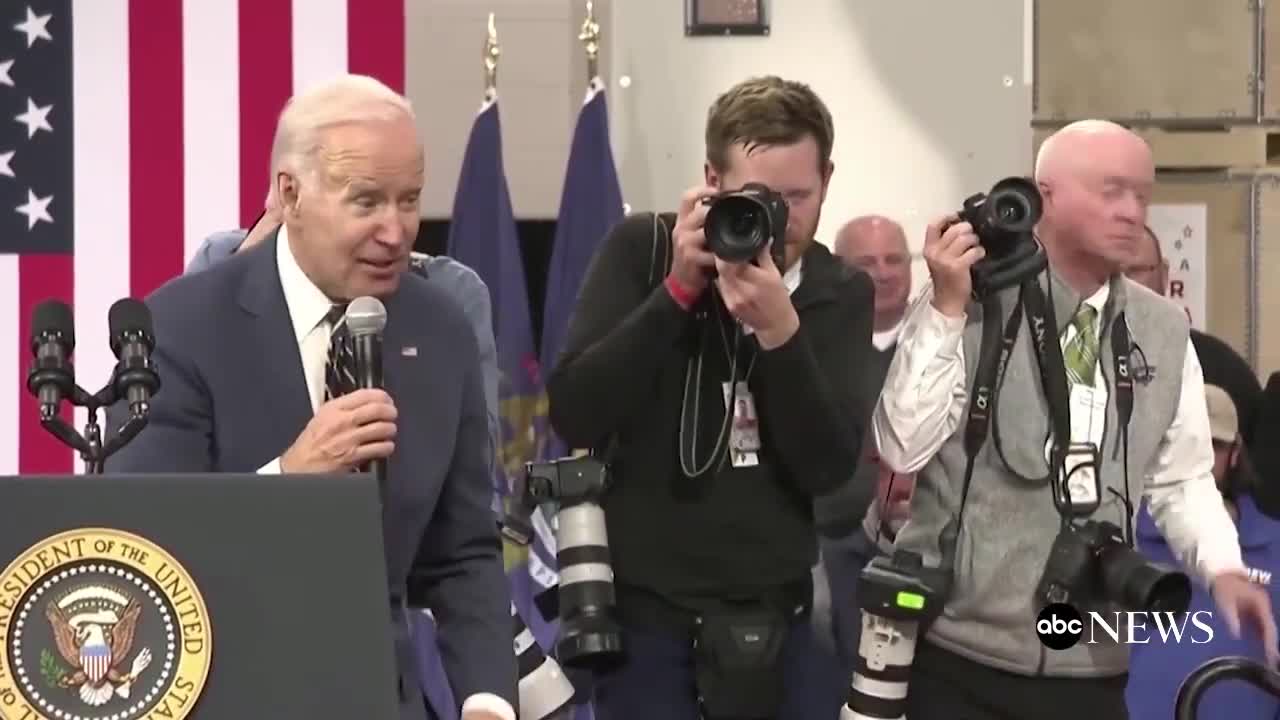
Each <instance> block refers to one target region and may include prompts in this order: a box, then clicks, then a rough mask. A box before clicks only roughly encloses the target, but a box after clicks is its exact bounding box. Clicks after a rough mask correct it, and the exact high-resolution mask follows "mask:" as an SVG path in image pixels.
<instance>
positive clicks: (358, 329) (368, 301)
mask: <svg viewBox="0 0 1280 720" xmlns="http://www.w3.org/2000/svg"><path fill="white" fill-rule="evenodd" d="M346 321H347V329H348V330H350V331H351V335H352V337H357V336H360V335H381V334H382V331H383V329H384V328H386V327H387V308H386V307H384V306H383V304H382V301H381V300H379V299H378V298H376V297H371V296H369V295H364V296H361V297H358V298H356V299H355V300H352V301H351V304H350V305H348V306H347V315H346Z"/></svg>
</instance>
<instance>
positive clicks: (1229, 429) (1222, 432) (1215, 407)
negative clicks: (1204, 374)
mask: <svg viewBox="0 0 1280 720" xmlns="http://www.w3.org/2000/svg"><path fill="white" fill-rule="evenodd" d="M1204 400H1205V404H1206V405H1207V406H1208V408H1209V435H1210V436H1211V437H1212V438H1213V439H1214V440H1216V441H1218V442H1227V443H1229V442H1234V441H1235V439H1236V436H1237V435H1238V434H1239V433H1240V421H1239V419H1238V418H1237V416H1236V404H1235V403H1234V402H1232V400H1231V396H1230V395H1228V394H1227V391H1226V390H1223V389H1222V388H1220V387H1218V386H1217V385H1205V386H1204Z"/></svg>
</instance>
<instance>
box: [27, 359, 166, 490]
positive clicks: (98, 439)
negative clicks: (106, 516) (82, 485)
mask: <svg viewBox="0 0 1280 720" xmlns="http://www.w3.org/2000/svg"><path fill="white" fill-rule="evenodd" d="M118 372H119V368H118V367H117V369H116V370H113V371H112V373H111V381H110V382H108V383H107V385H106V386H105V387H103V388H102V389H101V390H99V391H98V392H96V393H94V394H92V395H90V394H89V393H88V392H87V391H85V390H84V388H81V387H80V386H79V385H75V386H74V390H73V392H72V393H71V397H70V398H68V400H70V401H71V404H72V405H74V406H76V407H82V408H85V409H86V410H88V413H89V416H88V419H87V421H86V422H85V426H84V433H83V434H81V433H78V432H76V430H75V428H74V427H72V426H71V424H70V423H68V422H67V421H65V420H63V419H62V416H61V415H60V414H59V410H60V408H59V405H60V403H59V404H58V405H53V404H44V405H41V406H40V424H41V426H43V427H44V429H45V430H47V431H49V433H50V434H52V435H53V436H54V437H56V438H58V440H60V441H61V442H62V443H63V444H64V445H66V446H67V447H69V448H71V449H73V450H75V451H77V452H78V453H80V459H82V460H83V461H84V472H85V474H86V475H101V474H103V473H104V472H105V469H106V461H107V458H109V457H111V456H112V455H114V454H115V453H116V452H118V451H119V450H120V449H121V448H123V447H124V446H125V445H127V444H129V442H130V441H131V440H133V438H134V437H136V436H137V435H138V433H140V432H142V429H143V428H145V427H146V426H147V415H148V411H149V410H150V406H149V404H148V403H138V404H137V405H136V406H133V405H131V406H130V415H129V419H128V420H127V421H125V423H124V425H122V426H120V431H119V432H117V433H116V434H115V436H113V437H112V438H111V439H110V440H108V441H107V442H106V443H105V444H104V443H103V442H102V426H101V425H99V424H98V411H99V410H102V409H103V408H106V407H110V406H111V405H114V404H115V403H116V402H119V400H120V399H121V397H122V396H121V394H120V392H119V390H118V389H117V384H118V383H117V378H118Z"/></svg>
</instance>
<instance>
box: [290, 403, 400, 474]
mask: <svg viewBox="0 0 1280 720" xmlns="http://www.w3.org/2000/svg"><path fill="white" fill-rule="evenodd" d="M395 436H396V406H395V404H394V403H392V402H391V396H390V395H388V394H387V393H386V392H384V391H382V390H357V391H355V392H353V393H350V394H348V395H343V396H342V397H340V398H338V399H336V400H330V401H329V402H327V403H325V404H323V405H321V406H320V409H319V410H317V411H316V414H315V417H313V418H311V422H309V423H307V427H306V428H304V429H303V430H302V434H301V435H299V436H298V439H297V440H295V441H294V443H293V446H292V447H290V448H289V449H288V450H286V451H285V453H284V455H282V456H281V457H280V470H281V472H286V473H330V472H341V471H343V470H349V469H351V468H353V467H358V466H360V465H363V464H364V463H366V462H368V461H370V460H375V459H382V458H387V457H390V456H391V453H392V452H393V451H395V448H396V446H395V442H394V440H395Z"/></svg>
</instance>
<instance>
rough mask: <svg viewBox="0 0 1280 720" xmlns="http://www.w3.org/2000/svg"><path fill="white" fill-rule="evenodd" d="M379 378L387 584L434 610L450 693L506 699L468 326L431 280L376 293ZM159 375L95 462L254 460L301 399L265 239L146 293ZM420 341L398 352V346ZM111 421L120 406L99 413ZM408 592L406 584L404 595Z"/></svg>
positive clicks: (406, 691) (504, 621)
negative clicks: (134, 419) (394, 415)
mask: <svg viewBox="0 0 1280 720" xmlns="http://www.w3.org/2000/svg"><path fill="white" fill-rule="evenodd" d="M382 301H383V304H384V305H385V306H386V308H387V326H386V330H385V332H384V333H383V347H384V350H383V363H384V369H383V373H384V386H385V389H386V390H387V391H388V393H390V395H391V397H392V398H393V400H394V401H395V403H396V408H397V410H398V413H399V417H398V420H397V428H398V431H397V437H396V451H395V454H394V455H393V456H392V457H391V458H390V461H389V462H388V466H387V489H386V492H385V497H384V506H383V507H384V509H383V533H384V544H385V550H386V560H387V570H388V579H389V583H390V585H391V587H389V588H388V593H389V595H390V596H391V597H393V598H403V597H405V594H406V590H405V588H406V585H407V584H408V583H409V582H410V581H412V583H413V585H414V586H415V587H418V588H425V595H424V597H423V598H422V599H423V600H424V601H425V602H424V604H425V605H426V606H427V607H430V608H431V609H432V611H433V612H434V614H435V617H436V619H437V622H438V624H439V644H440V651H441V656H442V659H443V662H444V667H445V671H446V673H447V674H448V676H449V682H450V684H451V685H452V687H453V690H454V695H455V697H457V698H458V700H459V702H461V701H462V700H463V699H465V698H467V697H468V696H470V695H472V694H474V693H481V692H489V693H494V694H497V695H499V696H501V697H503V698H504V699H506V700H507V701H508V702H510V703H511V705H512V707H513V708H516V710H517V712H518V711H519V707H518V705H517V695H516V680H517V670H516V661H515V655H514V653H513V651H512V646H511V616H510V594H509V591H508V588H507V583H506V579H505V576H504V574H503V567H502V546H501V542H500V540H499V536H498V532H497V528H496V524H495V522H494V518H493V511H492V510H491V507H490V500H491V498H490V494H491V490H490V479H489V463H488V452H489V441H488V421H487V418H486V411H485V399H484V388H483V381H482V379H481V370H480V362H479V350H478V349H477V342H476V337H475V333H474V332H473V331H472V329H471V326H470V325H469V324H468V321H467V319H466V318H465V316H464V315H463V314H462V311H461V310H460V309H459V308H458V306H457V303H455V302H453V301H452V300H450V299H449V298H448V297H446V296H445V295H444V294H443V293H441V292H440V290H439V289H438V288H435V287H434V286H432V285H430V284H428V283H427V282H426V281H425V280H423V279H422V278H421V277H418V276H417V275H415V274H413V273H405V275H404V277H403V278H402V279H401V281H400V287H399V289H398V290H397V291H396V292H395V294H393V295H392V296H391V297H387V298H382ZM147 305H148V306H149V307H150V309H151V313H152V316H153V320H154V323H155V336H156V349H155V351H154V354H153V358H154V360H155V362H156V366H157V371H158V372H159V373H160V376H161V389H160V391H159V392H158V393H157V394H156V395H155V397H154V398H153V400H152V406H151V412H150V421H149V423H148V425H147V427H146V429H145V430H143V431H142V432H141V433H140V434H139V435H138V437H136V438H135V439H134V440H133V442H131V443H130V444H129V445H127V446H126V447H125V448H124V449H123V450H121V451H120V452H119V453H118V454H117V455H115V456H114V457H113V458H112V459H111V460H109V461H108V463H107V471H108V472H192V473H195V472H240V473H244V472H255V471H256V470H257V469H258V468H260V467H262V466H263V465H265V464H267V463H268V462H270V461H271V460H272V459H274V458H276V457H279V456H280V455H281V454H282V453H284V451H285V450H286V449H287V448H288V447H289V446H290V445H291V444H292V443H293V442H294V440H295V439H297V437H298V435H299V434H300V433H301V432H302V430H303V428H304V427H305V426H306V424H307V422H308V421H309V420H310V419H311V417H312V415H313V412H312V409H311V401H310V399H309V396H308V393H307V387H306V380H305V378H304V374H303V369H302V358H301V355H300V352H299V349H298V344H297V341H296V339H295V336H294V331H293V326H292V324H291V322H290V319H289V311H288V307H287V304H286V302H285V298H284V290H283V288H282V287H281V284H280V276H279V271H278V270H277V267H276V237H275V236H272V237H271V238H269V239H268V240H266V241H264V242H263V243H262V244H261V245H259V246H258V247H255V248H253V249H252V250H250V251H247V252H245V253H243V254H237V255H236V256H234V257H232V258H231V259H229V260H227V261H225V262H223V263H220V264H219V265H217V266H216V267H214V268H212V269H210V270H207V271H205V272H202V273H198V274H194V275H186V276H183V277H179V278H175V279H174V280H171V281H170V282H168V283H167V284H165V285H164V286H163V287H161V288H160V289H158V290H156V291H155V293H153V294H152V295H151V296H150V297H148V298H147ZM410 347H413V348H417V352H416V354H415V353H412V352H410V353H408V354H405V353H402V352H401V351H402V349H403V348H410ZM108 419H109V422H110V424H109V425H108V427H113V428H114V427H119V426H120V424H121V423H122V422H123V419H124V418H123V408H121V407H116V408H113V409H112V412H110V413H108ZM415 599H416V598H415ZM393 625H394V636H395V644H396V654H397V660H398V663H399V672H400V682H401V687H402V688H403V692H402V700H401V705H402V716H403V717H404V718H420V717H423V715H424V709H423V703H422V692H421V688H420V687H419V683H418V673H417V672H416V667H415V662H416V661H415V659H414V658H415V655H414V652H413V648H412V646H411V641H410V638H409V635H408V624H407V622H406V618H405V616H404V609H403V607H396V608H395V610H394V611H393Z"/></svg>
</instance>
